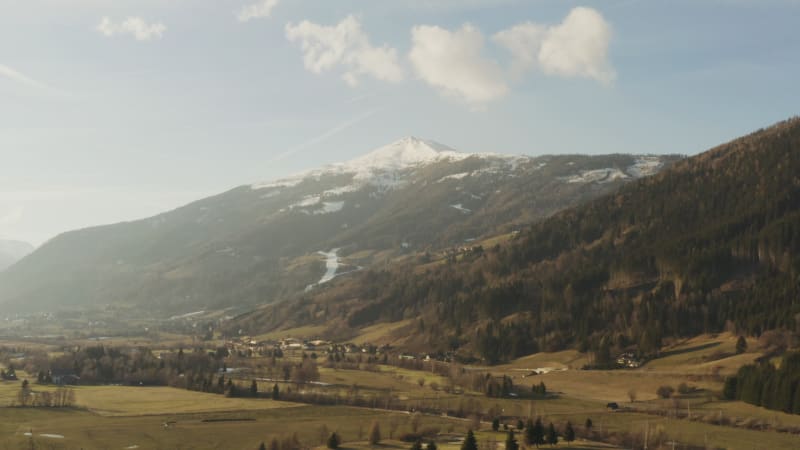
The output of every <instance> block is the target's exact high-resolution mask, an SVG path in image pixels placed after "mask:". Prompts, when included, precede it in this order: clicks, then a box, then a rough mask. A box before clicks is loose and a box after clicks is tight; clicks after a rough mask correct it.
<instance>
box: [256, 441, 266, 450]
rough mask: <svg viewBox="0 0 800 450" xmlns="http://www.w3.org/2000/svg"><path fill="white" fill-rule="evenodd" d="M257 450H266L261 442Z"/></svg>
mask: <svg viewBox="0 0 800 450" xmlns="http://www.w3.org/2000/svg"><path fill="white" fill-rule="evenodd" d="M258 450H267V446H266V445H264V443H263V442H262V443H261V445H259V446H258Z"/></svg>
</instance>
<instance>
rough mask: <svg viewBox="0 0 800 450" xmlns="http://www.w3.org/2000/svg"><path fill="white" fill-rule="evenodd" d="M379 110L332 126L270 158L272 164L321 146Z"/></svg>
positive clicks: (378, 110)
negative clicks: (318, 145)
mask: <svg viewBox="0 0 800 450" xmlns="http://www.w3.org/2000/svg"><path fill="white" fill-rule="evenodd" d="M380 110H381V109H380V108H379V109H373V110H371V111H367V112H365V113H364V114H361V115H360V116H357V117H355V118H353V119H350V120H348V121H345V122H342V123H340V124H338V125H336V126H334V127H333V128H331V129H329V130H327V131H325V132H324V133H322V134H320V135H319V136H315V137H313V138H311V139H309V140H307V141H305V142H303V143H301V144H299V145H296V146H294V147H292V148H290V149H289V150H287V151H285V152H283V153H281V154H279V155H277V156H276V157H274V158H272V162H275V161H282V160H284V159H286V158H288V157H290V156H292V155H294V154H295V153H298V152H301V151H303V150H305V149H307V148H310V147H313V146H315V145H317V144H321V143H322V142H325V141H326V140H328V139H330V138H331V137H333V136H335V135H337V134H339V133H341V132H342V131H345V130H347V129H348V128H352V127H354V126H356V125H358V124H359V123H361V122H363V121H365V120H367V119H369V118H370V117H372V116H374V115H375V114H377V113H378V112H380Z"/></svg>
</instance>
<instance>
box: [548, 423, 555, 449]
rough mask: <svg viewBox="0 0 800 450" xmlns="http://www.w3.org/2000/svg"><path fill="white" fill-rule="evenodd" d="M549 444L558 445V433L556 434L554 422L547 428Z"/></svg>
mask: <svg viewBox="0 0 800 450" xmlns="http://www.w3.org/2000/svg"><path fill="white" fill-rule="evenodd" d="M547 443H548V444H550V445H556V444H558V433H556V427H555V426H553V422H550V426H548V427H547Z"/></svg>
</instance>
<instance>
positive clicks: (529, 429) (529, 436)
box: [525, 419, 536, 445]
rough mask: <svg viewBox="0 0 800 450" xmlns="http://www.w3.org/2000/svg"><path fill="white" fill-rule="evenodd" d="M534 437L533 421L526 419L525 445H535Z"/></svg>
mask: <svg viewBox="0 0 800 450" xmlns="http://www.w3.org/2000/svg"><path fill="white" fill-rule="evenodd" d="M535 444H536V437H535V435H534V431H533V421H532V420H531V419H528V421H527V422H526V423H525V445H535Z"/></svg>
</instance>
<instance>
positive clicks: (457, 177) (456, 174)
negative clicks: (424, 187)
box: [436, 172, 471, 183]
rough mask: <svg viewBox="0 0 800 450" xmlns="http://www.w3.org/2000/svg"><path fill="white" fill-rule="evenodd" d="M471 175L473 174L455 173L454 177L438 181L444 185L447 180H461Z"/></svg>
mask: <svg viewBox="0 0 800 450" xmlns="http://www.w3.org/2000/svg"><path fill="white" fill-rule="evenodd" d="M470 174H471V172H461V173H454V174H452V175H447V176H446V177H442V178H439V179H438V180H436V182H437V183H442V182H444V181H447V180H460V179H462V178H464V177H467V176H469V175H470Z"/></svg>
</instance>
